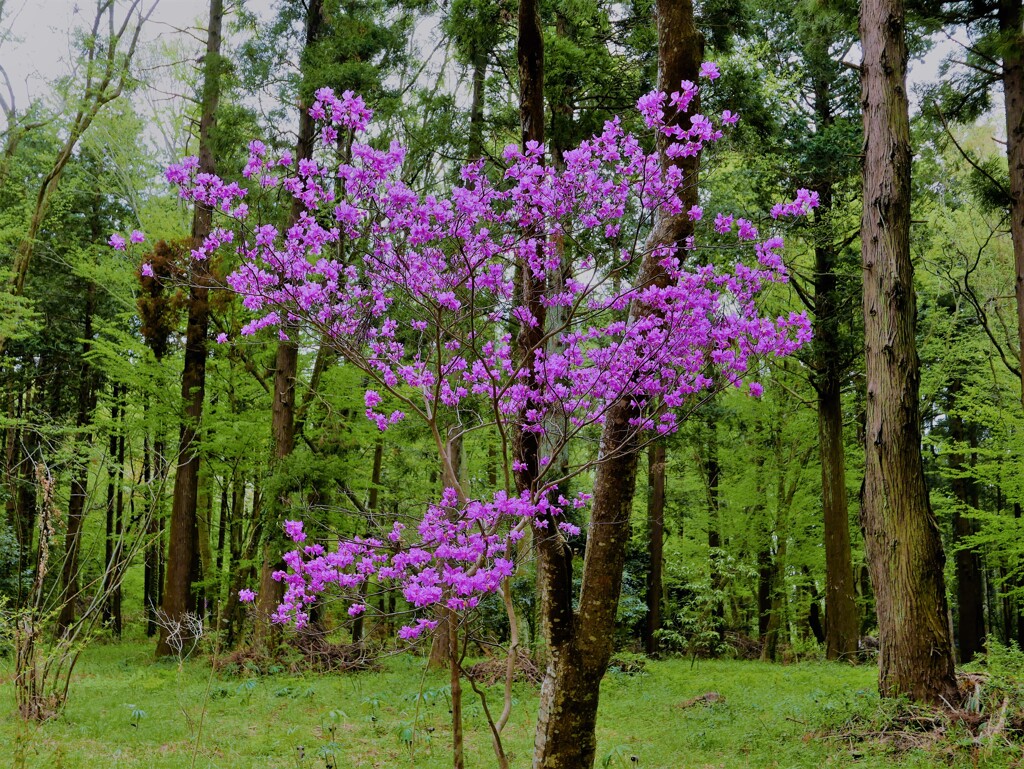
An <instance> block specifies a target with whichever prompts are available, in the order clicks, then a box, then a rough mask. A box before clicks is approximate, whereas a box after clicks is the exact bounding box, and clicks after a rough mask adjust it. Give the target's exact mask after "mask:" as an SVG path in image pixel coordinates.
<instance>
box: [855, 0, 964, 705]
mask: <svg viewBox="0 0 1024 769" xmlns="http://www.w3.org/2000/svg"><path fill="white" fill-rule="evenodd" d="M860 29H861V41H862V43H861V44H862V46H863V50H864V61H863V64H862V67H861V78H862V102H863V116H864V117H863V119H864V169H863V174H864V175H863V182H864V209H863V213H862V219H861V238H862V241H863V243H862V260H863V268H864V337H865V338H864V347H865V359H866V377H867V403H866V411H867V414H866V426H865V428H866V429H865V442H866V449H867V454H866V461H865V471H864V503H863V505H862V510H861V525H862V527H863V530H864V541H865V549H866V553H867V561H868V566H869V569H870V571H871V582H872V587H873V588H874V592H875V601H876V607H877V615H878V629H879V636H880V644H881V648H880V653H879V690H880V692H881V694H882V695H883V696H886V697H893V696H898V695H909V696H910V697H912V698H913V699H915V700H921V701H925V702H933V703H940V702H942V700H943V699H945V700H947V701H949V702H950V703H954V704H955V703H956V700H957V686H956V678H955V676H954V670H953V644H952V638H951V631H950V626H949V617H948V607H947V605H946V588H945V583H944V579H943V565H944V563H945V555H944V553H943V550H942V541H941V539H940V537H939V528H938V525H937V523H936V521H935V516H934V515H933V514H932V510H931V505H930V502H929V499H928V488H927V486H926V485H925V478H924V468H923V463H922V460H921V416H920V408H919V405H918V389H919V384H920V362H919V360H918V357H917V347H916V343H915V329H916V321H917V305H916V297H915V294H914V269H913V265H912V264H911V261H910V158H911V152H910V120H909V115H908V111H909V110H908V102H907V91H906V69H907V44H906V31H905V18H904V8H903V3H902V0H865V2H864V3H863V4H862V6H861V17H860Z"/></svg>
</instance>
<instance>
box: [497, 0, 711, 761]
mask: <svg viewBox="0 0 1024 769" xmlns="http://www.w3.org/2000/svg"><path fill="white" fill-rule="evenodd" d="M527 6H532V4H531V3H525V2H524V3H522V4H521V5H520V59H519V61H520V81H521V85H520V87H521V92H520V96H521V109H522V110H523V112H524V119H523V138H524V141H525V140H528V139H531V138H534V137H533V136H532V135H531V131H530V129H532V128H533V127H534V125H535V123H536V117H535V116H536V115H537V114H538V113H531V114H532V115H533V116H534V117H531V115H527V114H526V113H527V112H528V108H527V103H528V102H529V99H530V97H532V96H534V95H535V94H534V92H532V91H531V90H530V88H528V87H526V86H525V85H524V84H523V81H524V80H525V79H526V78H524V77H523V73H524V71H526V72H529V71H530V70H529V64H530V62H531V61H536V60H539V57H540V54H538V53H536V52H533V56H530V55H525V54H526V53H527V52H524V50H523V48H524V41H526V42H529V41H532V42H533V44H535V45H538V44H539V43H540V38H539V23H537V20H536V18H535V14H536V9H535V8H534V7H531V9H530V12H531V13H533V14H534V16H533V17H531V16H530V15H528V14H527V15H526V16H525V18H524V8H525V7H527ZM657 13H658V59H659V79H658V87H659V89H660V90H664V91H668V92H671V91H673V90H676V89H677V88H678V86H679V82H680V81H682V80H686V79H688V80H693V81H696V80H697V76H698V70H699V66H700V62H701V57H702V45H701V39H700V35H699V33H698V31H697V28H696V25H695V23H694V18H693V6H692V4H691V3H690V2H688V1H687V0H682V1H680V0H658V3H657ZM539 82H541V81H539V80H538V81H534V87H539V85H538V84H539ZM693 109H698V107H697V106H696V105H693ZM527 118H529V119H527ZM678 119H680V120H682V119H685V116H682V115H680V116H678ZM663 162H666V163H667V162H668V161H667V160H665V159H664V155H663ZM679 162H680V163H681V165H682V168H683V172H684V175H685V176H686V178H687V180H688V181H687V184H686V188H685V191H684V194H683V195H682V197H683V198H684V203H683V211H685V210H687V208H688V207H689V206H690V205H691V204H692V202H691V201H693V202H695V199H696V193H697V185H696V182H697V176H696V174H697V159H696V158H688V159H685V160H681V161H679ZM691 232H692V224H691V223H690V222H689V219H688V218H687V217H686V216H685V214H684V215H681V216H678V217H669V216H666V215H661V216H659V217H658V219H657V221H656V222H655V228H654V231H653V232H652V233H651V236H650V238H649V241H648V246H651V247H653V246H654V245H658V244H663V243H664V244H667V243H675V242H678V241H680V240H682V239H683V238H685V237H686V236H688V235H689V234H690V233H691ZM651 251H652V248H648V249H647V250H646V253H647V254H650V253H651ZM640 273H641V274H640V276H639V278H638V281H639V283H640V284H641V285H647V284H661V285H665V284H666V282H667V281H668V276H667V275H666V274H665V271H664V269H663V268H662V266H661V265H660V263H659V262H658V260H657V259H655V258H652V257H650V256H648V257H647V258H645V259H644V261H643V263H642V265H641V268H640ZM527 287H528V286H527ZM525 298H526V299H529V298H530V295H529V294H527V296H526V297H525ZM538 303H539V302H538ZM530 309H531V310H533V308H532V307H531V308H530ZM540 309H541V315H540V316H538V317H541V318H542V317H543V307H541V308H540ZM630 311H631V312H634V313H640V312H648V311H649V310H647V308H644V307H641V306H636V307H632V308H631V310H630ZM540 326H541V328H542V327H543V323H541V324H540ZM523 341H524V340H521V341H520V345H521V349H524V346H523ZM525 341H526V342H527V343H529V342H530V341H531V340H530V339H529V338H527V339H526V340H525ZM538 343H539V342H538V341H534V342H533V344H532V345H530V346H526V347H525V349H526V350H531V349H533V348H534V347H535V346H536V345H537V344H538ZM633 416H634V410H633V407H632V406H631V405H630V403H629V401H628V400H627V399H623V400H620V401H618V402H616V403H614V404H613V405H612V406H611V407H610V408H609V409H608V412H607V414H606V418H605V424H604V427H603V429H602V435H601V443H600V447H599V451H600V454H601V456H602V457H603V461H602V462H600V463H599V464H598V467H597V471H596V477H595V481H594V496H593V501H592V508H591V522H590V523H591V525H590V530H589V534H588V538H587V547H586V553H585V556H584V563H583V581H582V586H581V589H580V597H579V604H578V609H577V610H576V611H575V612H574V611H573V601H572V578H573V574H572V560H571V559H572V554H571V551H570V550H569V548H568V546H567V545H566V543H565V541H564V540H563V539H562V538H561V537H559V536H545V537H539V538H538V540H537V551H538V567H537V568H538V570H539V571H540V572H541V576H540V578H539V580H538V582H539V584H540V588H541V605H542V607H543V609H542V618H543V622H542V627H543V632H544V635H545V639H546V641H547V645H548V664H547V668H546V670H545V674H544V681H543V684H542V686H541V695H540V706H539V712H538V716H537V732H536V738H535V742H534V758H533V765H534V767H535V769H541V768H542V767H543V768H544V769H587V768H588V767H590V766H592V765H593V763H594V756H595V751H596V748H597V741H596V735H595V729H596V725H597V706H598V695H599V693H600V682H601V678H602V677H603V676H604V673H605V671H606V669H607V667H608V660H609V659H610V657H611V652H612V641H613V636H614V628H615V613H616V609H617V607H618V599H619V592H620V589H621V584H622V569H623V565H624V562H625V553H626V546H627V544H628V541H629V517H630V512H631V508H632V500H633V491H634V486H635V482H636V471H637V459H638V452H639V444H638V440H639V438H638V435H637V432H636V430H635V429H634V428H633V427H632V426H631V425H630V419H631V417H633ZM529 435H533V434H529ZM529 435H527V436H524V437H523V438H519V437H518V436H517V441H520V442H521V443H520V445H519V446H517V452H516V454H517V459H519V460H520V461H524V460H526V461H530V460H531V459H533V460H535V459H536V454H535V453H534V455H533V456H532V457H531V456H530V455H529V454H528V453H524V451H523V449H524V448H526V449H529V448H530V446H529V443H528V441H529V440H530V438H529ZM524 443H525V444H526V445H523V444H524ZM531 470H533V472H536V464H534V466H533V468H529V467H528V469H527V470H526V471H524V473H521V474H520V475H518V476H517V484H518V485H520V487H522V481H523V480H529V477H530V476H529V472H530V471H531ZM524 474H525V477H524ZM534 477H535V476H534ZM549 531H557V529H556V527H555V526H553V525H550V526H549Z"/></svg>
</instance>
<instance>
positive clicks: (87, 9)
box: [0, 0, 272, 108]
mask: <svg viewBox="0 0 1024 769" xmlns="http://www.w3.org/2000/svg"><path fill="white" fill-rule="evenodd" d="M238 2H239V0H226V2H225V5H226V6H227V8H226V11H227V12H228V13H229V12H230V9H231V8H232V7H237V5H238ZM6 5H7V8H8V11H7V14H6V15H7V19H6V21H5V23H4V30H3V32H5V33H7V35H8V37H7V39H4V40H3V42H2V43H0V64H2V65H3V67H4V69H6V70H7V74H8V76H9V77H10V79H11V84H12V86H13V88H14V93H15V98H16V100H17V105H18V107H19V108H24V107H25V106H26V105H27V104H28V103H29V101H30V100H31V99H32V98H36V97H42V96H45V95H46V93H47V92H48V91H49V87H50V84H51V83H52V82H53V81H54V80H56V79H58V78H59V77H61V76H62V75H65V74H67V73H68V72H69V70H70V64H71V62H72V60H73V58H74V57H73V54H72V53H71V44H70V42H71V41H70V34H69V33H70V31H71V30H72V29H74V28H76V27H78V28H82V27H85V26H86V25H88V24H90V23H91V21H92V19H93V13H94V9H95V0H7V2H6ZM143 5H144V7H146V8H150V7H153V5H154V0H143ZM271 5H272V0H246V6H247V7H248V8H250V9H251V10H253V11H255V12H256V13H257V14H259V15H261V16H264V17H265V16H267V15H269V13H270V7H271ZM118 6H119V7H120V8H122V9H123V8H124V7H126V6H127V3H125V2H124V0H121V2H119V3H118ZM155 6H156V7H155V10H154V12H153V14H152V16H151V17H150V20H149V23H148V24H147V25H146V26H145V27H144V29H143V34H142V40H143V42H144V43H148V42H153V41H156V40H158V39H159V40H161V41H163V40H166V39H167V38H168V37H178V38H182V39H183V40H189V41H191V42H192V43H193V44H194V45H195V47H196V48H197V49H198V48H199V47H200V45H201V44H200V42H199V41H196V40H194V39H193V38H191V37H189V36H188V35H187V33H186V32H184V31H179V30H187V29H190V28H191V30H192V33H193V34H196V27H197V26H198V27H201V28H205V27H206V22H207V17H208V15H209V10H210V5H209V0H158V1H157V2H156V3H155ZM199 37H202V35H201V34H200V35H199Z"/></svg>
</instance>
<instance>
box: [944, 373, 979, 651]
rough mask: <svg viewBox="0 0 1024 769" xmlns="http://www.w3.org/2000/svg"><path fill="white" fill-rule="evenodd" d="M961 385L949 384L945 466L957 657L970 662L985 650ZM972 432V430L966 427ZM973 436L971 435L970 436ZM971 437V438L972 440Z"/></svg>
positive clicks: (973, 490)
mask: <svg viewBox="0 0 1024 769" xmlns="http://www.w3.org/2000/svg"><path fill="white" fill-rule="evenodd" d="M961 389H962V384H961V383H960V381H959V380H957V379H954V380H953V381H952V382H950V385H949V391H948V392H949V405H948V409H947V411H948V412H949V437H950V438H951V439H953V440H954V441H956V443H957V446H956V448H955V449H954V450H953V452H952V453H951V454H950V457H949V466H950V470H952V471H953V478H952V480H951V482H950V485H951V487H952V491H953V496H954V497H955V498H956V504H955V505H954V506H953V547H954V552H955V554H954V556H953V560H954V563H955V565H956V607H957V625H956V630H957V633H956V635H957V641H958V642H959V651H960V654H959V660H960V662H961V664H962V663H965V662H970V661H971V660H973V659H974V657H975V655H977V654H980V653H982V652H984V651H985V586H984V579H983V577H982V571H981V557H980V556H979V554H978V551H977V550H976V549H975V548H973V547H969V546H968V545H967V543H966V540H967V539H968V538H969V537H970V536H971V535H972V534H973V533H974V526H973V522H972V521H971V519H970V518H969V517H967V515H965V513H967V514H969V513H970V512H971V510H972V509H977V504H978V499H977V488H976V485H975V483H974V478H973V477H971V475H970V469H969V468H968V466H967V464H966V462H965V461H964V454H963V447H964V445H965V444H967V443H968V429H966V428H965V425H964V419H963V417H962V416H961V415H960V413H959V412H958V411H957V400H958V398H959V395H960V392H961ZM970 432H971V433H973V432H974V431H973V430H970ZM971 437H973V435H972V436H971ZM973 442H974V441H971V443H973Z"/></svg>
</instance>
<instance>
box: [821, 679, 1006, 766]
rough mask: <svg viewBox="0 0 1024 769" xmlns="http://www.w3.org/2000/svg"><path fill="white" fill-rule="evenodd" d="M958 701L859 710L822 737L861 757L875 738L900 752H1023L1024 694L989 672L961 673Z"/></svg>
mask: <svg viewBox="0 0 1024 769" xmlns="http://www.w3.org/2000/svg"><path fill="white" fill-rule="evenodd" d="M957 683H958V685H959V689H960V694H961V698H960V701H959V702H955V703H948V702H947V703H944V704H943V705H942V706H941V707H932V706H926V705H920V704H915V703H910V702H906V701H890V702H888V703H885V704H884V705H882V706H880V707H879V709H878V710H877V711H876V712H875V713H872V714H857V715H855V716H853V717H851V718H850V719H848V720H847V721H846V722H845V723H843V724H842V725H840V726H838V727H835V728H832V729H829V730H827V731H825V732H824V733H823V734H821V735H820V736H823V737H825V738H826V739H831V740H836V741H839V742H842V743H846V744H847V746H848V748H849V750H850V752H851V754H852V755H854V756H858V755H860V753H861V750H862V747H863V746H865V745H866V744H867V743H873V744H874V745H875V746H876V747H882V748H884V749H887V750H889V751H891V752H893V753H896V754H902V753H906V752H909V751H911V750H923V751H927V752H930V753H933V754H935V755H936V756H937V757H938V756H944V757H946V758H947V759H951V758H952V757H953V756H954V754H956V753H959V752H963V751H968V752H969V753H970V754H971V755H972V756H975V757H977V756H979V755H982V754H990V753H1001V752H1003V751H1006V750H1009V749H1012V750H1016V751H1018V752H1024V697H1022V696H1021V695H1022V691H1021V690H1020V689H1017V690H1016V691H1013V690H1007V689H1006V687H1005V686H1004V685H1003V682H999V683H998V684H993V682H992V681H991V679H990V677H989V675H988V674H986V673H960V674H958V675H957Z"/></svg>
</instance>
